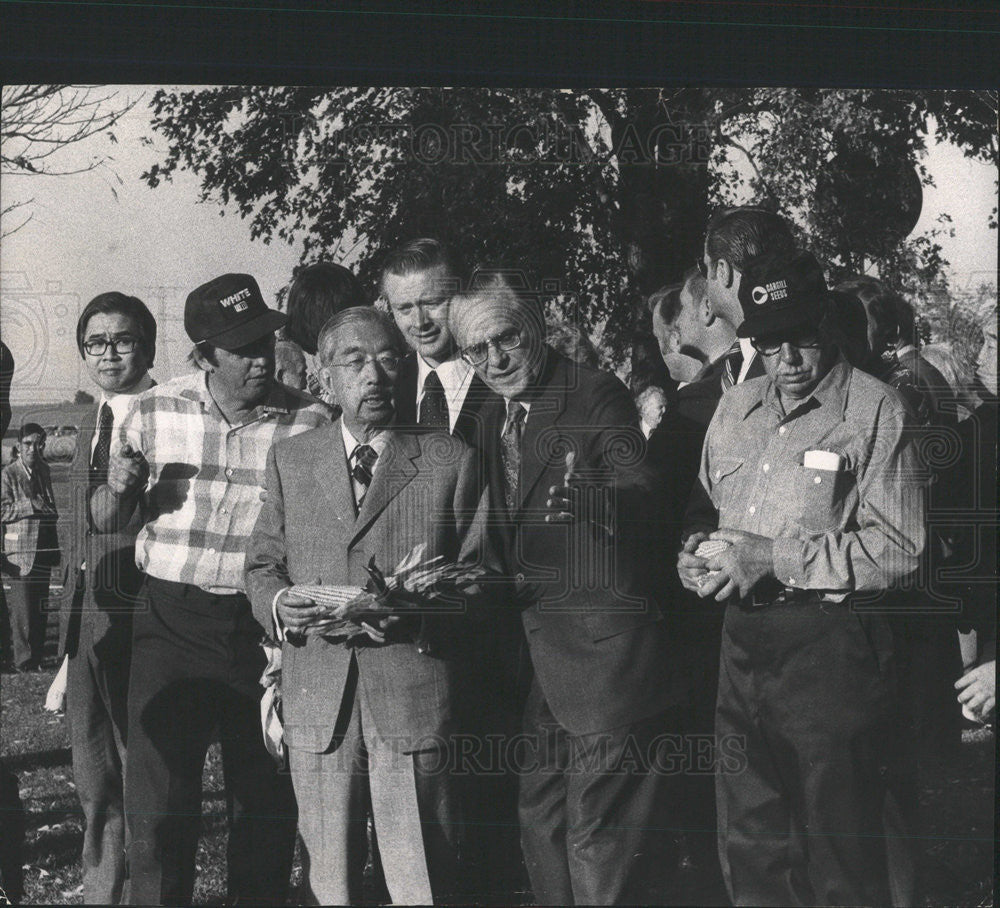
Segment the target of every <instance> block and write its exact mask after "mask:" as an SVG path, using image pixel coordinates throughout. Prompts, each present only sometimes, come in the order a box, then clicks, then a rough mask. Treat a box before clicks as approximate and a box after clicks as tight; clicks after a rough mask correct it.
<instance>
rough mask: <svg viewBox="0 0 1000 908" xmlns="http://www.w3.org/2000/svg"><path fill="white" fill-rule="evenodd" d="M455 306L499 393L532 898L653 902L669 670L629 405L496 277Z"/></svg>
mask: <svg viewBox="0 0 1000 908" xmlns="http://www.w3.org/2000/svg"><path fill="white" fill-rule="evenodd" d="M452 319H453V321H452V326H453V330H454V332H455V336H456V338H457V340H458V342H459V344H460V346H461V349H462V355H463V356H464V357H465V358H466V360H467V361H468V362H470V363H471V364H472V365H473V366H474V367H475V368H476V371H477V373H478V374H479V375H480V377H481V378H482V379H483V381H484V382H485V383H486V384H487V385H488V386H489V387H491V388H492V389H493V390H494V391H495V392H496V393H497V394H498V395H500V396H501V397H502V399H503V403H502V404H500V405H498V406H494V407H493V408H491V412H490V413H489V415H488V419H487V422H486V425H487V426H488V427H489V436H488V443H489V448H488V453H489V455H490V466H491V494H492V495H493V496H494V497H495V498H496V500H497V502H498V505H497V511H496V514H495V516H494V521H495V523H496V525H497V526H498V527H499V528H500V529H501V530H502V531H503V532H502V535H503V538H504V543H505V551H506V561H507V565H508V571H509V572H510V573H511V574H512V575H514V578H515V584H516V587H517V591H518V598H519V600H520V603H521V605H522V613H521V616H522V623H523V626H524V630H525V633H526V636H527V644H528V648H529V651H530V654H531V662H532V664H533V667H534V679H533V681H532V686H531V691H530V693H529V694H528V702H527V705H526V708H525V718H524V729H523V739H522V740H523V742H524V750H523V751H522V752H521V753H520V754H519V761H518V762H519V766H520V770H521V789H520V799H519V807H520V818H521V841H522V847H523V849H524V855H525V861H526V863H527V866H528V872H529V875H530V877H531V885H532V888H533V890H534V895H535V899H536V900H537V901H538V902H539V903H540V904H562V905H572V904H613V903H622V902H633V903H638V902H657V901H660V900H662V898H663V889H662V885H661V880H660V879H659V878H658V877H659V871H661V870H662V869H663V868H664V867H665V865H666V861H664V859H663V854H664V845H665V844H666V846H667V847H669V844H668V843H669V839H667V840H666V842H664V841H657V839H658V838H659V835H658V833H659V832H665V828H664V827H665V826H666V825H667V824H669V818H670V812H669V804H668V803H667V802H666V797H665V796H666V794H667V789H666V783H667V782H668V781H669V780H668V779H667V777H666V775H665V774H664V773H662V772H657V771H656V768H655V766H652V767H651V765H650V764H651V763H652V764H655V763H656V760H657V757H658V754H659V750H658V744H660V743H662V741H663V740H664V739H663V737H662V736H663V735H664V733H665V732H668V731H670V730H671V728H670V725H671V721H670V719H669V717H668V713H669V710H670V709H671V707H673V706H675V704H676V702H677V699H676V698H677V690H676V683H677V681H678V679H676V678H675V677H674V676H673V672H672V669H671V661H672V659H671V651H670V641H669V638H668V634H667V632H666V627H665V622H664V621H663V619H662V617H661V614H660V612H659V610H658V609H657V608H656V607H655V606H654V605H653V604H652V600H651V599H650V597H649V596H648V595H647V594H646V590H645V589H644V588H643V584H642V582H641V575H640V570H639V565H640V564H641V559H642V557H643V556H642V542H643V539H642V537H643V534H644V529H643V517H644V506H645V503H646V502H647V501H648V499H649V497H650V496H649V488H650V485H649V483H648V481H647V480H648V476H647V474H646V471H645V470H644V468H643V464H642V453H643V449H644V440H643V438H642V435H641V433H640V432H639V428H638V420H637V416H636V410H635V405H634V403H633V401H632V397H631V395H630V394H629V392H628V390H627V389H626V388H625V386H624V385H622V384H621V382H619V381H618V380H617V379H616V378H614V377H613V376H610V375H608V374H606V373H603V372H599V371H597V370H593V369H589V368H587V367H585V366H581V365H578V364H575V363H573V362H571V361H570V360H568V359H566V358H565V357H563V356H560V355H559V354H558V353H556V352H555V351H554V350H553V349H552V348H551V347H548V346H547V345H546V344H545V343H544V340H543V338H544V328H543V325H544V322H543V320H542V314H541V311H540V307H539V306H537V305H536V304H534V302H533V301H530V300H528V299H526V298H525V297H524V296H522V295H519V294H517V293H516V292H514V291H513V290H512V289H511V288H510V287H509V286H508V285H507V284H506V282H504V281H503V280H502V279H501V278H496V279H495V280H493V281H491V282H483V284H482V285H481V287H480V289H478V290H476V291H474V292H472V293H470V294H467V295H464V296H461V297H459V298H457V299H455V300H453V301H452ZM629 755H631V757H630V756H629ZM636 755H639V756H638V765H636V764H632V765H631V767H630V768H627V769H626V768H623V765H624V764H623V761H624V763H629V761H630V759H635V758H636ZM647 761H648V762H647ZM664 838H666V837H664Z"/></svg>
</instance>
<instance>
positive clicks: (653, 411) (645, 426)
mask: <svg viewBox="0 0 1000 908" xmlns="http://www.w3.org/2000/svg"><path fill="white" fill-rule="evenodd" d="M635 407H636V409H637V410H638V411H639V428H640V429H642V434H643V435H644V436H646V438H649V436H650V435H652V434H653V430H654V429H655V428H656V427H657V426H658V425H659V424H660V421H661V420H662V419H663V414H664V413H666V412H667V395H666V392H665V391H664V390H663V388H660V387H657V386H656V385H650V386H649V387H648V388H644V389H643V390H642V391H640V392H639V394H638V395H637V396H636V398H635Z"/></svg>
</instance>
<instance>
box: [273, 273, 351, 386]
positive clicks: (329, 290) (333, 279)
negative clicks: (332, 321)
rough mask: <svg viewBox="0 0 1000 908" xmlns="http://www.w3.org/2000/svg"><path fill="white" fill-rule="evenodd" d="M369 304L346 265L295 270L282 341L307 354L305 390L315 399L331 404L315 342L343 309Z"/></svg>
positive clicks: (289, 290) (289, 289) (280, 336)
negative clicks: (322, 381)
mask: <svg viewBox="0 0 1000 908" xmlns="http://www.w3.org/2000/svg"><path fill="white" fill-rule="evenodd" d="M370 302H371V301H370V300H369V298H368V295H367V294H366V293H365V291H364V288H363V287H362V286H361V282H360V281H359V280H358V279H357V278H356V277H355V276H354V274H353V273H352V272H351V271H349V270H348V269H347V268H345V267H344V266H343V265H338V264H336V263H335V262H315V263H314V264H312V265H305V266H303V267H302V268H299V269H297V270H296V272H295V277H294V279H293V280H292V286H291V287H289V288H288V300H287V306H286V307H285V308H286V311H287V313H288V323H287V324H286V325H285V327H284V328H283V329H282V330H281V333H280V335H279V338H280V339H283V340H290V341H294V342H295V343H296V344H298V345H299V346H300V347H301V348H302V350H303V351H304V352H305V353H306V354H308V359H307V360H306V387H307V389H308V391H309V393H310V394H312V395H313V396H314V397H317V398H319V399H320V400H323V401H325V402H326V403H330V401H329V400H327V398H326V396H325V395H326V392H325V391H324V390H323V386H322V385H321V384H320V381H319V368H320V365H319V360H318V359H317V357H316V341H317V339H318V338H319V332H320V329H321V328H322V327H323V325H325V324H326V322H327V321H328V319H329V318H330V317H331V316H333V315H336V314H337V313H338V312H340V311H341V310H342V309H347V308H349V307H351V306H367V305H369V303H370Z"/></svg>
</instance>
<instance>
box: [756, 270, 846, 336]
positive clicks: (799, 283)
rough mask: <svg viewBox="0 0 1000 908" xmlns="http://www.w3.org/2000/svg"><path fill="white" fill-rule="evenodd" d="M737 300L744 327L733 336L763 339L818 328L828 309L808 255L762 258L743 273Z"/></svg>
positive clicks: (819, 278)
mask: <svg viewBox="0 0 1000 908" xmlns="http://www.w3.org/2000/svg"><path fill="white" fill-rule="evenodd" d="M739 299H740V305H741V306H742V307H743V324H742V325H740V327H739V328H738V329H737V331H736V334H737V335H738V336H739V337H762V336H764V335H767V334H775V333H778V332H781V331H785V330H789V329H795V328H802V327H806V326H809V325H812V326H816V325H818V324H819V321H820V319H821V318H822V317H823V315H824V314H825V312H826V310H827V306H828V305H829V300H830V291H829V290H828V289H827V286H826V281H825V280H824V278H823V269H822V268H821V267H820V265H819V262H817V261H816V258H815V257H814V256H813V255H812V254H811V253H809V252H797V253H795V254H794V255H762V256H758V257H757V258H755V259H752V260H751V261H750V262H748V263H747V266H746V267H745V268H744V269H743V275H742V278H741V280H740V292H739Z"/></svg>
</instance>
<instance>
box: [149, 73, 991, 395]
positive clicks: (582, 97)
mask: <svg viewBox="0 0 1000 908" xmlns="http://www.w3.org/2000/svg"><path fill="white" fill-rule="evenodd" d="M991 103H992V107H991V106H990V104H991ZM151 104H152V109H153V125H154V127H155V129H156V130H157V131H158V132H160V133H161V134H162V135H163V136H164V137H165V138H166V139H167V143H168V151H167V153H166V156H165V158H164V159H163V160H162V161H161V162H159V163H157V164H155V165H154V166H153V167H151V168H150V170H149V171H148V172H147V173H145V174H144V178H145V180H146V181H147V182H148V183H149V185H151V186H157V185H158V184H159V183H160V182H161V181H163V180H169V179H170V178H171V176H172V175H173V174H174V173H175V172H176V171H177V169H178V168H185V169H190V170H192V171H194V172H195V173H197V174H198V176H199V177H200V179H201V194H202V198H203V200H213V201H216V202H218V203H221V204H222V205H223V206H232V207H235V209H236V210H237V211H238V212H239V214H240V215H241V216H242V217H244V218H246V219H248V221H249V224H250V229H251V232H252V234H253V236H255V237H259V238H261V239H263V240H264V241H265V242H269V241H271V240H272V239H274V238H278V239H280V240H284V241H288V242H299V243H301V245H302V248H303V253H302V261H303V262H310V261H314V260H317V259H320V258H333V259H335V260H346V261H348V262H349V263H350V264H351V266H352V267H353V268H355V269H356V270H357V272H358V273H359V275H360V276H361V277H362V279H363V280H365V281H367V282H368V283H369V285H370V286H372V287H374V285H375V281H376V277H377V274H378V269H379V266H380V263H381V259H382V257H383V255H384V253H385V251H386V250H387V249H391V248H393V247H394V246H396V245H398V244H400V243H402V242H404V241H406V240H407V239H410V238H412V237H415V236H420V235H433V236H438V237H441V238H442V239H444V240H446V241H447V242H449V243H451V244H452V245H453V246H455V247H456V248H457V249H458V250H459V252H460V253H461V254H463V255H464V256H465V257H466V258H467V259H468V260H470V261H471V262H473V263H477V264H481V265H488V266H491V267H504V268H509V269H518V270H519V273H520V274H522V275H523V280H524V281H525V283H526V284H527V285H528V286H530V287H531V288H532V289H535V290H538V291H540V292H542V293H543V294H546V295H547V297H548V298H549V300H550V302H551V307H552V308H553V309H554V310H556V311H559V312H561V313H562V314H563V315H564V316H565V317H567V318H572V319H575V320H578V322H579V323H580V325H581V326H582V327H583V328H584V329H585V330H586V331H587V332H588V333H591V334H592V335H597V334H599V340H600V342H601V343H600V348H601V350H602V353H603V354H604V355H605V356H606V357H607V359H608V361H609V362H610V363H611V364H613V365H616V366H621V365H623V364H625V363H626V362H629V361H631V362H630V364H631V366H632V369H633V372H634V373H635V375H638V376H640V377H641V376H646V378H647V379H648V377H649V376H651V375H654V373H655V370H656V368H657V365H658V358H657V357H656V356H655V350H654V349H652V348H651V346H650V344H649V342H648V331H644V330H643V329H644V326H645V324H646V323H644V318H646V316H645V308H644V306H643V300H644V298H645V296H646V295H648V294H649V293H650V292H651V291H652V290H654V289H656V288H657V287H658V286H661V285H662V284H663V283H665V282H668V281H672V280H679V279H680V278H681V276H682V274H683V272H684V271H685V269H686V268H687V267H688V266H690V265H691V264H693V263H694V261H695V259H696V257H699V256H700V250H701V244H702V238H703V231H704V226H705V221H706V218H707V215H708V213H709V210H710V208H711V206H712V205H714V204H718V203H720V202H726V201H734V200H737V199H738V200H740V201H756V202H758V203H761V204H765V205H768V206H770V207H773V208H774V209H775V210H779V211H781V212H783V213H785V214H788V215H789V216H791V217H793V218H794V220H795V222H796V225H797V229H798V230H799V231H800V232H801V233H802V235H803V238H804V241H805V244H806V245H807V246H808V247H809V248H811V249H812V250H813V251H815V252H816V253H817V254H818V256H819V257H820V258H821V259H822V260H823V261H824V263H825V264H826V265H827V266H828V268H829V269H830V272H831V275H832V276H833V277H834V278H837V277H839V276H841V275H842V274H844V273H846V272H848V271H859V270H867V271H872V270H877V271H879V272H880V273H882V274H883V276H886V277H887V278H889V279H890V280H893V281H895V282H897V283H900V284H902V285H903V286H904V287H905V288H907V289H911V290H912V289H914V288H924V289H926V288H928V287H932V286H939V285H941V282H942V281H943V275H944V271H943V269H944V266H945V264H946V263H945V262H944V261H943V259H942V258H941V250H940V246H939V245H938V244H937V243H936V242H935V234H934V233H931V234H930V235H926V236H920V237H910V238H906V239H903V238H898V239H896V240H894V241H893V242H892V243H888V244H883V248H880V249H878V250H876V251H874V252H872V254H870V255H865V254H863V253H859V252H857V251H854V250H849V249H846V248H845V246H844V243H843V241H842V236H840V235H839V234H842V233H843V224H844V215H843V212H842V211H840V212H837V211H830V210H824V209H823V207H822V206H821V205H817V204H816V200H817V176H818V175H819V174H821V173H823V172H824V169H828V167H829V164H830V161H831V160H832V159H833V158H834V157H835V156H836V155H837V154H838V153H842V152H851V151H852V152H858V153H864V154H866V155H868V156H869V157H870V158H871V159H872V160H874V161H876V162H879V163H880V164H881V163H884V162H889V163H892V164H893V166H896V167H898V168H902V169H905V168H906V167H917V168H918V170H919V173H920V178H921V180H922V181H923V182H924V183H927V182H929V181H930V176H929V174H927V173H926V171H924V170H922V169H920V168H921V164H920V159H921V156H922V155H923V153H924V151H925V149H926V144H927V138H928V135H929V134H930V132H931V131H933V132H935V133H936V135H938V136H939V137H942V138H946V139H948V140H951V141H954V142H957V143H958V144H960V145H961V147H962V148H963V150H965V152H966V153H967V154H969V155H970V156H972V157H976V158H978V159H980V160H989V161H992V162H994V163H995V162H996V160H997V144H996V103H995V94H994V95H988V94H987V95H983V94H982V93H974V92H953V93H941V94H935V95H927V94H920V93H915V92H895V91H882V90H880V91H862V90H834V91H821V90H802V89H752V90H729V89H679V90H678V89H673V90H661V89H655V88H650V89H620V90H612V89H602V90H589V91H563V90H550V89H441V88H423V89H420V88H418V89H410V88H322V87H292V88H279V87H219V88H210V89H192V90H178V91H173V90H161V91H158V92H156V94H155V95H154V97H153V99H152V102H151ZM849 201H850V200H849ZM856 202H857V204H858V205H864V204H865V203H866V200H865V199H857V200H856ZM828 207H829V206H828ZM985 227H986V225H984V229H985ZM940 229H941V230H947V229H948V227H947V224H943V225H942V226H941V228H940ZM660 368H662V366H661V367H660Z"/></svg>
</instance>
